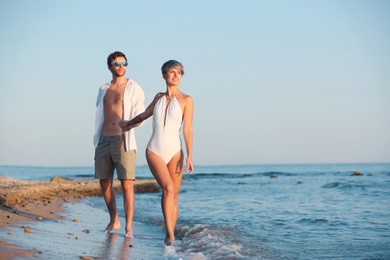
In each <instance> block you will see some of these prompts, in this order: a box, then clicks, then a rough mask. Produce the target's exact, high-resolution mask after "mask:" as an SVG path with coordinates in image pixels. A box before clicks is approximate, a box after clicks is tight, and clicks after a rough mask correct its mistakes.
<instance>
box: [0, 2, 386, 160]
mask: <svg viewBox="0 0 390 260" xmlns="http://www.w3.org/2000/svg"><path fill="white" fill-rule="evenodd" d="M116 50H119V51H122V52H124V53H125V54H126V55H127V58H128V61H129V63H130V64H129V67H128V69H127V74H126V75H127V77H130V78H132V79H134V80H135V81H137V82H138V83H139V85H140V86H141V87H142V88H143V90H144V92H145V95H146V102H145V103H146V104H145V105H147V104H149V102H150V101H151V100H152V98H153V97H154V95H155V93H156V92H158V91H164V90H165V84H164V81H163V79H162V77H161V73H160V68H161V65H162V64H163V63H164V62H165V61H167V60H169V59H176V60H179V61H181V62H182V63H183V64H184V67H185V75H184V77H183V81H182V84H181V86H180V89H181V90H182V91H183V92H185V93H187V94H190V95H191V96H192V97H193V99H194V103H195V117H194V122H193V127H194V158H193V159H194V163H195V165H222V164H289V163H358V162H390V1H386V0H384V1H381V0H366V1H361V0H343V1H340V0H334V1H332V0H326V1H320V0H319V1H311V0H307V1H285V0H280V1H271V0H269V1H260V0H240V1H238V0H237V1H229V0H213V1H209V0H197V1H171V0H165V1H127V0H126V1H125V0H123V1H121V0H118V1H98V0H85V1H78V0H70V1H51V0H46V1H43V0H35V1H30V0H2V1H0V53H1V63H0V87H1V92H0V165H33V166H92V165H93V156H94V148H93V145H92V137H93V133H94V117H95V102H96V96H97V92H98V88H99V86H101V85H102V84H104V83H106V82H109V81H110V80H111V73H110V72H109V71H108V69H107V66H106V58H107V56H108V54H109V53H111V52H113V51H116ZM150 135H151V119H150V120H149V121H148V122H146V123H145V124H144V125H143V126H142V127H140V128H138V129H137V130H136V136H137V144H138V154H137V156H138V158H137V163H138V164H139V165H141V164H143V163H144V162H145V156H144V150H145V147H146V144H147V142H148V139H149V137H150Z"/></svg>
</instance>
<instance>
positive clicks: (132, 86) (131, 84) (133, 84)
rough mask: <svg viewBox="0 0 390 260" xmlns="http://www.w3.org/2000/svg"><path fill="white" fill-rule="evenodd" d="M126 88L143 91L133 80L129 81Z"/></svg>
mask: <svg viewBox="0 0 390 260" xmlns="http://www.w3.org/2000/svg"><path fill="white" fill-rule="evenodd" d="M126 87H127V88H128V89H132V90H133V91H142V88H141V86H140V85H139V84H138V83H137V82H135V81H134V80H132V79H127V86H126Z"/></svg>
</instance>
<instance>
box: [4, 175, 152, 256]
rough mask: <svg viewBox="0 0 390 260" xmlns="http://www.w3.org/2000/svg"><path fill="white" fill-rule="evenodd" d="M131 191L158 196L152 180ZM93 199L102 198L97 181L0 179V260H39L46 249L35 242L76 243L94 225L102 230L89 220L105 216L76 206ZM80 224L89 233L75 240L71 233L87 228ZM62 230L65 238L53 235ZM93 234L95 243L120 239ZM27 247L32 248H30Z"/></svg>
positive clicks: (117, 187) (139, 182)
mask: <svg viewBox="0 0 390 260" xmlns="http://www.w3.org/2000/svg"><path fill="white" fill-rule="evenodd" d="M114 188H115V191H116V193H121V192H122V189H121V187H120V182H119V181H118V180H115V181H114ZM134 191H135V192H136V193H144V192H158V191H159V187H158V185H157V183H156V182H155V180H136V181H135V183H134ZM96 196H101V190H100V186H99V182H98V180H84V181H80V180H65V179H63V178H53V179H52V181H26V180H16V179H12V178H9V177H6V176H0V231H1V235H0V253H1V254H0V260H2V259H15V258H24V257H32V256H35V257H39V258H41V256H44V255H45V252H42V251H41V249H40V248H45V246H42V247H40V246H39V245H37V244H36V240H41V241H44V240H45V237H47V238H48V239H49V240H50V241H46V244H50V243H53V239H54V240H55V239H57V240H58V241H57V244H59V245H65V244H66V243H67V241H66V240H69V238H74V239H75V240H78V239H80V236H83V235H85V234H89V233H90V231H91V230H93V229H96V227H95V225H102V226H99V229H103V228H104V227H105V225H106V224H107V223H108V222H107V223H101V224H100V223H96V221H90V219H91V216H93V215H94V214H104V215H102V216H104V217H107V216H106V214H107V213H105V212H92V211H95V209H92V208H88V207H87V206H86V205H83V204H81V203H78V202H79V201H80V199H84V198H88V197H96ZM117 203H121V202H119V201H118V202H117ZM78 207H79V208H78ZM87 208H88V210H87ZM68 210H70V211H71V213H70V214H68V213H67V211H68ZM86 211H88V212H86ZM95 216H96V215H95ZM101 221H102V220H101ZM79 222H90V226H89V229H82V232H81V234H79V235H78V236H77V235H75V234H73V233H74V232H72V230H79V229H80V228H83V227H86V226H88V225H87V224H84V225H83V224H80V225H79V226H80V227H77V226H76V225H77V224H78V223H79ZM122 222H123V221H122ZM69 223H71V226H69ZM67 224H68V225H67ZM123 225H124V222H123ZM135 225H136V223H135ZM75 228H77V229H75ZM61 229H62V230H63V231H62V232H63V233H64V234H65V235H64V236H63V237H62V236H60V237H59V236H56V235H55V232H60V231H59V230H61ZM68 231H69V232H68ZM96 231H98V230H96ZM99 231H101V230H99ZM45 232H46V235H45ZM96 233H97V234H96V235H95V236H96V237H95V238H94V240H97V241H99V240H102V239H107V237H105V236H104V235H106V236H108V237H109V238H111V239H116V238H117V237H120V236H121V235H122V234H120V233H119V232H115V233H114V232H113V234H110V235H107V234H104V233H103V232H96ZM53 234H54V235H53ZM103 234H104V235H103ZM34 235H35V238H34ZM100 236H103V237H100ZM90 237H94V235H91V236H90ZM64 240H65V241H64ZM15 241H19V242H15ZM123 241H124V243H128V245H127V249H128V248H129V247H131V244H130V243H131V240H128V239H123ZM48 242H50V243H48ZM54 242H56V241H54ZM64 242H65V243H64ZM42 243H43V242H42ZM102 243H103V242H102ZM26 244H27V245H29V244H31V247H29V246H26ZM44 244H45V243H43V244H42V245H44ZM90 244H91V243H90ZM121 246H123V245H121ZM65 249H67V248H65ZM58 250H60V248H58ZM67 251H69V250H67ZM81 251H82V250H81ZM81 251H80V252H79V254H80V255H79V256H78V257H80V259H82V258H81V257H85V259H88V256H83V255H82V253H83V252H81ZM84 251H85V250H84ZM45 257H47V255H46V256H45ZM45 257H43V258H45ZM89 259H93V257H90V258H89Z"/></svg>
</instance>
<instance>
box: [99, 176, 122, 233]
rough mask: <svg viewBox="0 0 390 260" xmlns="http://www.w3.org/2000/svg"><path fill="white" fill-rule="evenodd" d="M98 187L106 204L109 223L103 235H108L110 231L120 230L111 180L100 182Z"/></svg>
mask: <svg viewBox="0 0 390 260" xmlns="http://www.w3.org/2000/svg"><path fill="white" fill-rule="evenodd" d="M100 187H101V189H102V192H103V198H104V201H105V202H106V205H107V209H108V213H109V214H110V223H108V225H107V227H106V229H105V230H104V233H109V232H111V230H117V229H120V227H121V225H120V222H119V217H118V211H117V209H116V199H115V191H114V187H113V179H102V180H100Z"/></svg>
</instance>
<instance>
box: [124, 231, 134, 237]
mask: <svg viewBox="0 0 390 260" xmlns="http://www.w3.org/2000/svg"><path fill="white" fill-rule="evenodd" d="M125 237H128V238H133V237H134V236H133V230H131V229H130V230H126V234H125Z"/></svg>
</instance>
